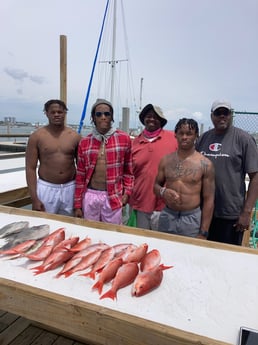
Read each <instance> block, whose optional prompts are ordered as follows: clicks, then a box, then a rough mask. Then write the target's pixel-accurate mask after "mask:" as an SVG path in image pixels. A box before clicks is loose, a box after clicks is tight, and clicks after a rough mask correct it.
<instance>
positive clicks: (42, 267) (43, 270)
mask: <svg viewBox="0 0 258 345" xmlns="http://www.w3.org/2000/svg"><path fill="white" fill-rule="evenodd" d="M34 269H35V268H34ZM44 272H45V267H44V266H38V267H37V269H36V271H35V272H34V276H37V275H38V274H41V273H44Z"/></svg>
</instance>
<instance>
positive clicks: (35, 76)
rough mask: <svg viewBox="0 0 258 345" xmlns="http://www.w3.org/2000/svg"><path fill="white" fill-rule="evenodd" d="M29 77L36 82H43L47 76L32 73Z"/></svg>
mask: <svg viewBox="0 0 258 345" xmlns="http://www.w3.org/2000/svg"><path fill="white" fill-rule="evenodd" d="M29 79H30V80H31V81H33V82H34V83H36V84H43V83H44V81H45V78H43V77H40V76H38V75H31V76H29Z"/></svg>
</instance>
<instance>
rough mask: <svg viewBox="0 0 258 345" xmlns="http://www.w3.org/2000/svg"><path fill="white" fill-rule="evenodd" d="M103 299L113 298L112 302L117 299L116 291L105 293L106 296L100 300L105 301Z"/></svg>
mask: <svg viewBox="0 0 258 345" xmlns="http://www.w3.org/2000/svg"><path fill="white" fill-rule="evenodd" d="M103 298H111V299H112V300H114V299H116V291H113V290H112V289H110V290H109V291H107V292H106V293H104V295H102V296H100V298H99V299H103Z"/></svg>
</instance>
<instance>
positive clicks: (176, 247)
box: [0, 206, 258, 345]
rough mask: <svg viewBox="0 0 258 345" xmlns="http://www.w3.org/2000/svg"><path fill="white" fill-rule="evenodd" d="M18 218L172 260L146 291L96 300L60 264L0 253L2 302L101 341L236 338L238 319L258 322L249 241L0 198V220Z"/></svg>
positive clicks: (85, 282) (257, 269) (257, 268)
mask: <svg viewBox="0 0 258 345" xmlns="http://www.w3.org/2000/svg"><path fill="white" fill-rule="evenodd" d="M21 220H28V221H29V222H30V225H31V226H32V225H39V224H43V223H46V224H49V225H50V229H51V231H54V230H56V229H57V228H59V227H65V229H66V235H67V236H66V237H70V236H74V235H79V236H80V238H81V239H82V238H84V237H86V236H89V237H91V238H92V242H93V243H95V242H99V241H102V242H106V243H107V244H109V245H113V244H117V243H125V242H126V243H128V242H132V243H134V244H136V245H140V244H142V243H144V242H146V243H148V245H149V250H151V249H154V248H156V249H158V250H159V251H160V253H161V257H162V263H164V264H165V265H173V266H174V267H173V268H172V269H169V270H165V271H164V277H163V281H162V283H161V286H160V287H159V288H158V289H156V290H154V291H152V292H151V293H149V294H147V295H145V296H142V297H138V298H137V297H132V296H131V286H128V287H126V288H123V289H121V290H119V291H118V294H117V300H115V301H113V300H111V299H103V300H100V299H99V295H98V293H97V292H96V291H92V290H91V288H92V285H93V280H91V279H89V278H85V277H82V276H79V275H78V274H74V275H72V276H71V277H69V278H64V277H61V278H58V279H57V278H55V275H56V273H57V272H58V271H59V270H60V269H56V270H53V271H49V272H45V273H43V274H41V275H38V276H34V275H33V272H32V271H31V270H30V269H29V268H31V267H33V266H36V264H37V263H36V264H35V262H31V261H29V260H27V259H25V258H20V259H15V260H3V259H0V309H2V310H6V311H8V312H12V313H15V314H17V315H20V316H23V317H26V318H28V319H30V320H33V321H37V322H40V323H41V324H45V325H46V326H50V327H52V328H56V329H58V330H60V331H62V332H64V333H65V334H68V335H71V336H73V337H74V338H76V339H78V340H80V341H85V342H88V343H92V344H101V345H102V344H105V345H111V344H123V345H132V344H136V343H137V344H148V345H157V344H162V345H163V344H164V345H168V344H175V345H177V344H178V345H179V344H186V345H193V344H203V345H208V344H209V345H215V344H221V345H222V344H224V345H226V344H232V345H233V344H236V343H237V337H238V332H239V328H240V326H242V325H245V326H248V327H250V328H258V319H257V317H256V315H257V309H258V300H257V295H258V283H257V276H258V265H257V259H258V257H257V251H256V250H254V249H251V248H243V247H237V246H230V245H225V244H219V243H215V242H208V241H204V240H198V239H190V238H186V237H178V236H172V235H168V234H165V233H158V232H153V231H146V230H142V229H135V228H129V227H126V226H116V225H112V224H106V223H99V222H88V221H86V220H82V219H77V218H72V217H64V216H58V215H50V214H46V213H40V212H35V211H29V210H22V209H16V208H11V207H5V206H0V227H2V226H3V225H6V224H8V223H11V222H14V221H21ZM109 287H110V285H108V286H107V287H105V289H104V291H106V289H108V288H109Z"/></svg>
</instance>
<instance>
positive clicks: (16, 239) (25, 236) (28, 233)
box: [0, 224, 50, 250]
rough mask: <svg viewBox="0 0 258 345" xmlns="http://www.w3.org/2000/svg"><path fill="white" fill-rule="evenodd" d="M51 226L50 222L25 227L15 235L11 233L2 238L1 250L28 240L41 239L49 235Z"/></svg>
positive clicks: (0, 241) (0, 242)
mask: <svg viewBox="0 0 258 345" xmlns="http://www.w3.org/2000/svg"><path fill="white" fill-rule="evenodd" d="M49 231H50V226H49V225H48V224H41V225H36V226H32V227H30V228H24V229H23V230H21V231H20V232H17V233H15V234H13V235H9V236H7V237H5V238H3V239H1V240H0V246H1V244H2V247H0V249H1V250H7V249H10V248H13V247H14V246H17V245H18V244H20V243H22V242H25V241H27V240H40V239H42V238H44V237H46V236H48V235H49Z"/></svg>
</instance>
